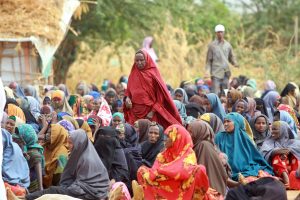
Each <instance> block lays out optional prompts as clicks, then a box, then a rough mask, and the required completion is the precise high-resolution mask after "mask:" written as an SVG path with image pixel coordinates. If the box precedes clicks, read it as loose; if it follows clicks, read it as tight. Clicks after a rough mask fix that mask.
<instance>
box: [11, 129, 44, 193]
mask: <svg viewBox="0 0 300 200" xmlns="http://www.w3.org/2000/svg"><path fill="white" fill-rule="evenodd" d="M13 140H14V141H15V142H16V143H18V144H19V146H20V147H21V149H22V150H23V154H24V156H25V158H26V159H27V162H28V165H29V170H30V186H29V188H28V190H29V192H34V191H37V190H42V189H43V180H42V175H43V171H44V155H43V151H44V149H43V147H42V146H41V145H39V144H38V137H37V135H36V133H35V131H34V129H33V128H32V126H30V125H28V124H21V125H19V126H18V127H17V128H16V131H15V134H13Z"/></svg>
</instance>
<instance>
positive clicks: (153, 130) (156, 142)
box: [141, 122, 164, 167]
mask: <svg viewBox="0 0 300 200" xmlns="http://www.w3.org/2000/svg"><path fill="white" fill-rule="evenodd" d="M147 134H148V140H146V141H144V142H143V143H142V144H141V150H142V158H143V164H144V165H146V166H147V167H152V165H153V163H154V161H155V159H156V156H157V155H158V154H159V153H160V152H161V150H162V149H163V148H164V129H163V127H161V126H159V125H158V124H157V123H156V122H154V123H153V122H152V123H151V124H150V127H149V131H148V133H147Z"/></svg>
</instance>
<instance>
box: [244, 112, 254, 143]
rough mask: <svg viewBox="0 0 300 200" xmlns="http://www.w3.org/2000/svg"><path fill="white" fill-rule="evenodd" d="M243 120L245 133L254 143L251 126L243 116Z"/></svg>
mask: <svg viewBox="0 0 300 200" xmlns="http://www.w3.org/2000/svg"><path fill="white" fill-rule="evenodd" d="M244 122H245V129H246V133H247V134H248V136H249V137H250V139H251V141H252V142H253V144H255V142H254V140H253V132H252V129H251V126H250V124H249V123H248V121H247V120H246V119H245V118H244Z"/></svg>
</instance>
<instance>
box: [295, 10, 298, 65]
mask: <svg viewBox="0 0 300 200" xmlns="http://www.w3.org/2000/svg"><path fill="white" fill-rule="evenodd" d="M294 31H295V56H296V61H298V16H296V17H295V30H294Z"/></svg>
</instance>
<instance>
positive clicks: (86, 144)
mask: <svg viewBox="0 0 300 200" xmlns="http://www.w3.org/2000/svg"><path fill="white" fill-rule="evenodd" d="M70 137H71V140H72V142H73V145H74V146H73V149H72V151H71V153H70V156H69V160H68V162H67V165H66V166H65V168H64V171H63V173H62V175H61V179H60V185H61V186H64V187H66V188H67V189H68V190H69V191H70V192H71V193H72V196H73V195H74V196H76V197H78V198H80V199H105V198H106V197H107V192H108V187H109V177H108V174H107V171H106V169H105V166H104V165H103V163H102V161H101V159H100V158H99V156H98V154H97V151H96V150H95V148H94V146H93V144H92V143H91V142H90V140H89V139H88V137H87V135H86V133H85V132H84V131H83V130H82V129H79V130H75V131H72V132H71V133H70Z"/></svg>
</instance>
